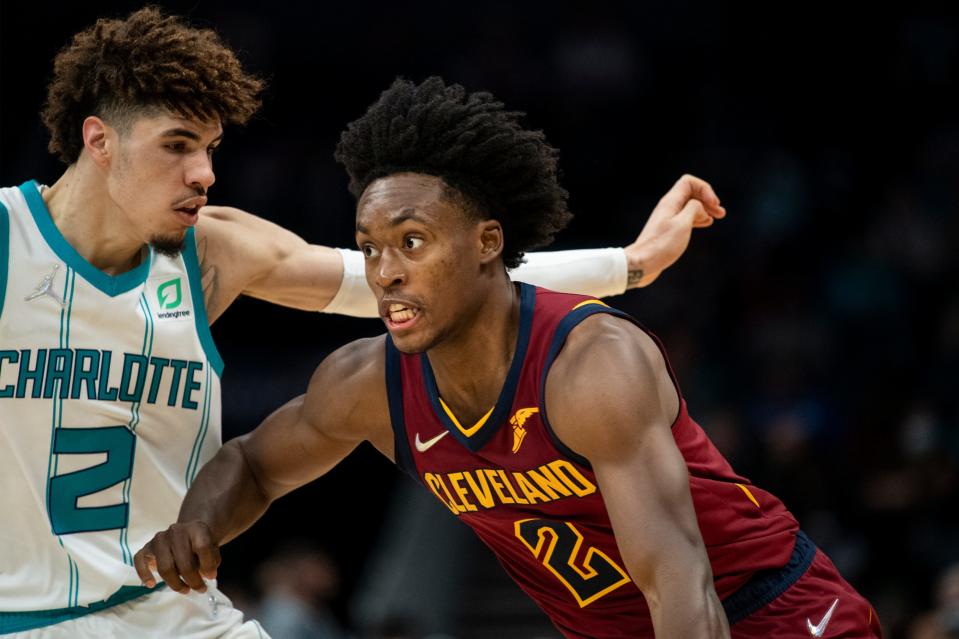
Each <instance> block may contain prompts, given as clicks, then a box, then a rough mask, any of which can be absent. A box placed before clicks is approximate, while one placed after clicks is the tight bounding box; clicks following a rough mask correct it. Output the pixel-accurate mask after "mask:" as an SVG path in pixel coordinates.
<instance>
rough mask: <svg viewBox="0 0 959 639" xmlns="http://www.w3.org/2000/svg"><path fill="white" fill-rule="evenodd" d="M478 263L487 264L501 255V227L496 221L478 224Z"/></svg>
mask: <svg viewBox="0 0 959 639" xmlns="http://www.w3.org/2000/svg"><path fill="white" fill-rule="evenodd" d="M479 243H480V263H481V264H489V263H490V262H493V261H494V260H496V259H497V258H499V257H500V255H502V254H503V227H502V226H501V225H500V223H499V222H497V221H496V220H483V221H482V222H480V223H479Z"/></svg>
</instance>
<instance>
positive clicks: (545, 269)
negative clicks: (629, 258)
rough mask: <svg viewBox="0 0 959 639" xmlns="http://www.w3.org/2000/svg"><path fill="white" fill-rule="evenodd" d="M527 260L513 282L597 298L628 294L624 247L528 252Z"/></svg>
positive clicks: (517, 269) (512, 275)
mask: <svg viewBox="0 0 959 639" xmlns="http://www.w3.org/2000/svg"><path fill="white" fill-rule="evenodd" d="M525 259H526V261H525V262H524V263H523V264H520V265H519V266H518V267H516V268H514V269H513V270H511V271H510V272H509V276H510V277H511V278H512V279H513V280H516V281H521V282H526V283H527V284H534V285H536V286H542V287H544V288H549V289H552V290H554V291H562V292H563V293H579V294H580V295H593V296H595V297H608V296H610V295H621V294H622V293H624V292H626V283H627V280H628V266H627V264H626V251H624V250H623V249H621V248H604V249H577V250H573V251H548V252H542V253H527V254H526V257H525Z"/></svg>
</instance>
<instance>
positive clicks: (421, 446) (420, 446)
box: [413, 430, 450, 453]
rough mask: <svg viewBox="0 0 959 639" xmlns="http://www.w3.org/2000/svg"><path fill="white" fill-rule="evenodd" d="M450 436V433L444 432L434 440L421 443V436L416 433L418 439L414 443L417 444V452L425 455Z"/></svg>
mask: <svg viewBox="0 0 959 639" xmlns="http://www.w3.org/2000/svg"><path fill="white" fill-rule="evenodd" d="M449 434H450V432H449V431H448V430H444V431H443V432H442V433H440V434H439V435H437V436H436V437H434V438H433V439H427V440H426V441H425V442H422V441H420V434H419V433H416V438H415V439H414V441H413V443H414V444H416V450H418V451H420V452H421V453H425V452H426V451H428V450H429V449H430V448H432V447H433V445H434V444H435V443H436V442H438V441H439V440H441V439H443V438H444V437H446V436H447V435H449Z"/></svg>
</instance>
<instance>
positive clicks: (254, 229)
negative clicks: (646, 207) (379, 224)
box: [197, 175, 726, 323]
mask: <svg viewBox="0 0 959 639" xmlns="http://www.w3.org/2000/svg"><path fill="white" fill-rule="evenodd" d="M725 215H726V210H725V209H724V208H723V207H722V206H720V204H719V198H718V197H717V196H716V193H715V192H714V191H713V189H712V187H711V186H710V185H709V184H708V183H706V182H704V181H703V180H701V179H699V178H696V177H693V176H691V175H684V176H683V177H681V178H680V179H679V180H678V181H677V182H676V184H675V185H673V187H672V188H671V189H670V190H669V192H668V193H666V195H664V196H663V198H662V199H661V200H660V201H659V203H658V204H657V205H656V208H654V209H653V212H652V213H651V214H650V216H649V219H648V220H647V222H646V225H645V226H644V227H643V230H642V232H641V233H640V234H639V237H637V238H636V240H635V241H634V242H633V243H631V244H629V245H628V246H626V247H625V248H624V249H611V250H610V249H598V250H595V249H594V250H584V251H552V252H543V253H531V254H530V255H529V259H528V263H527V264H524V265H521V266H520V267H519V268H517V269H515V270H514V271H513V272H512V273H511V276H512V277H513V278H514V279H518V280H521V281H524V282H529V283H530V284H535V285H538V286H545V287H547V288H553V289H556V290H560V291H567V292H570V293H581V294H584V295H594V296H597V297H602V296H606V295H616V294H619V293H622V292H623V291H625V290H626V289H628V288H635V287H638V286H646V285H648V284H650V283H652V282H653V280H655V279H656V278H657V277H659V275H660V273H662V272H663V270H665V269H666V268H668V267H669V266H670V265H672V264H673V263H674V262H676V260H678V259H679V258H680V257H681V256H682V254H683V253H684V252H685V251H686V248H687V246H688V245H689V240H690V235H691V234H692V231H693V229H694V228H700V227H706V226H710V225H712V223H713V220H715V219H721V218H723V217H725ZM197 252H198V255H199V258H200V272H201V276H202V279H203V292H204V299H205V301H206V309H207V317H208V318H209V320H210V322H211V323H212V322H213V321H215V320H216V319H217V318H218V317H219V316H220V315H221V314H222V313H223V311H225V310H226V309H227V308H228V307H229V306H230V304H232V303H233V301H234V300H235V299H236V298H237V297H239V296H240V295H249V296H251V297H256V298H258V299H262V300H266V301H268V302H273V303H274V304H280V305H282V306H289V307H292V308H298V309H302V310H306V311H323V310H325V311H327V312H334V313H342V314H346V315H354V316H360V317H377V316H378V309H377V305H376V300H375V298H374V296H373V293H372V292H371V291H370V290H369V287H368V286H367V285H366V282H365V275H364V272H363V259H362V256H361V255H360V253H359V252H356V251H353V252H352V253H347V254H346V255H344V254H343V253H341V252H340V251H338V250H336V249H332V248H329V247H326V246H318V245H315V244H308V243H307V242H306V241H305V240H303V239H302V238H301V237H299V236H298V235H296V234H295V233H292V232H291V231H288V230H286V229H284V228H282V227H280V226H278V225H276V224H274V223H272V222H270V221H268V220H264V219H263V218H260V217H257V216H255V215H252V214H250V213H246V212H244V211H241V210H240V209H235V208H231V207H224V206H208V207H204V208H203V210H202V211H201V214H200V221H199V223H198V224H197ZM344 257H345V258H346V261H345V262H344ZM331 302H332V304H331Z"/></svg>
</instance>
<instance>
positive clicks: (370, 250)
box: [360, 244, 380, 259]
mask: <svg viewBox="0 0 959 639" xmlns="http://www.w3.org/2000/svg"><path fill="white" fill-rule="evenodd" d="M360 250H361V251H363V255H365V256H366V257H367V258H368V259H369V258H374V257H379V255H380V252H379V250H378V249H377V248H376V247H375V246H373V245H372V244H364V245H363V246H361V247H360Z"/></svg>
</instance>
